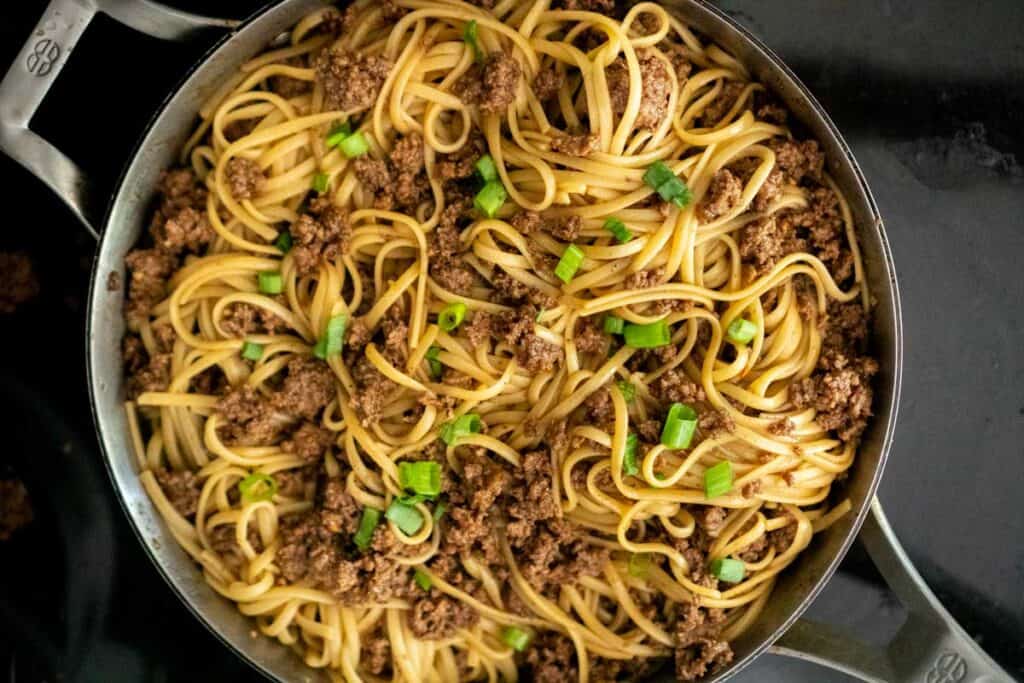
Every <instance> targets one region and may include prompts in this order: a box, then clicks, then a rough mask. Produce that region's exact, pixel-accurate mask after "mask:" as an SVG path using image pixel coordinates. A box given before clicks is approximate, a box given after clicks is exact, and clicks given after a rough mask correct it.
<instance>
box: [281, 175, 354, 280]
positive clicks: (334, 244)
mask: <svg viewBox="0 0 1024 683" xmlns="http://www.w3.org/2000/svg"><path fill="white" fill-rule="evenodd" d="M360 161H361V160H360ZM357 163H358V162H357ZM291 233H292V238H293V240H294V242H293V243H294V246H293V247H292V251H291V253H292V256H293V258H294V259H295V271H296V273H298V275H299V277H307V276H309V275H314V274H315V273H316V272H317V268H318V267H319V266H320V264H321V263H330V262H332V261H334V260H335V259H337V258H338V257H339V256H341V255H343V254H347V253H348V243H349V240H350V239H351V238H352V226H351V225H350V223H349V214H348V211H346V210H345V209H342V208H340V207H338V206H335V205H334V204H332V203H331V201H330V200H329V199H321V200H317V201H315V202H314V203H313V204H312V205H311V206H310V213H304V214H302V215H301V216H299V220H297V221H295V223H293V224H292V228H291Z"/></svg>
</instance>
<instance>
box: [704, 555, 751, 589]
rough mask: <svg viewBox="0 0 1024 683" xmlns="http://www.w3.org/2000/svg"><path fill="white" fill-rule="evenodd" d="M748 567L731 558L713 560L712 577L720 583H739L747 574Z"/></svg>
mask: <svg viewBox="0 0 1024 683" xmlns="http://www.w3.org/2000/svg"><path fill="white" fill-rule="evenodd" d="M746 569H747V567H746V565H745V564H743V562H741V561H740V560H734V559H732V558H731V557H720V558H717V559H714V560H711V575H712V576H714V577H715V578H717V579H718V580H720V581H726V582H728V583H739V582H740V581H742V580H743V575H744V574H746Z"/></svg>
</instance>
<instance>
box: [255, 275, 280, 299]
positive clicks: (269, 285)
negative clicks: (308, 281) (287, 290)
mask: <svg viewBox="0 0 1024 683" xmlns="http://www.w3.org/2000/svg"><path fill="white" fill-rule="evenodd" d="M256 281H257V283H258V284H259V288H260V292H262V293H263V294H280V293H281V292H283V291H284V279H282V278H281V273H280V272H279V271H276V270H264V271H262V272H260V274H259V275H257V276H256Z"/></svg>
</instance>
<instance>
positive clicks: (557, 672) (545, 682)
mask: <svg viewBox="0 0 1024 683" xmlns="http://www.w3.org/2000/svg"><path fill="white" fill-rule="evenodd" d="M570 1H573V0H570ZM524 659H525V661H524V662H522V663H521V665H520V667H519V671H520V673H521V675H522V677H523V680H527V681H533V683H565V681H575V680H577V679H578V678H579V672H578V669H577V663H576V648H575V647H574V646H573V644H572V640H570V639H569V637H568V636H564V635H562V634H561V633H556V632H553V631H545V632H543V633H541V634H540V635H538V636H537V637H536V638H535V639H534V641H533V643H531V644H530V647H529V649H528V650H527V651H526V654H525V656H524Z"/></svg>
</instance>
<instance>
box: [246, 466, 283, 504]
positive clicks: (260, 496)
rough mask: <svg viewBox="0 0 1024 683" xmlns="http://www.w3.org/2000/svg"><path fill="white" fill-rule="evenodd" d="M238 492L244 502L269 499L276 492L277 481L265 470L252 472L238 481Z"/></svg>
mask: <svg viewBox="0 0 1024 683" xmlns="http://www.w3.org/2000/svg"><path fill="white" fill-rule="evenodd" d="M238 492H239V493H240V494H242V502H244V503H257V502H260V501H264V500H270V499H271V498H273V497H274V495H275V494H276V493H277V481H276V480H275V479H274V478H273V477H272V476H270V475H269V474H266V473H265V472H253V473H252V474H250V475H249V476H248V477H246V478H245V479H243V480H242V481H240V482H238Z"/></svg>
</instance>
